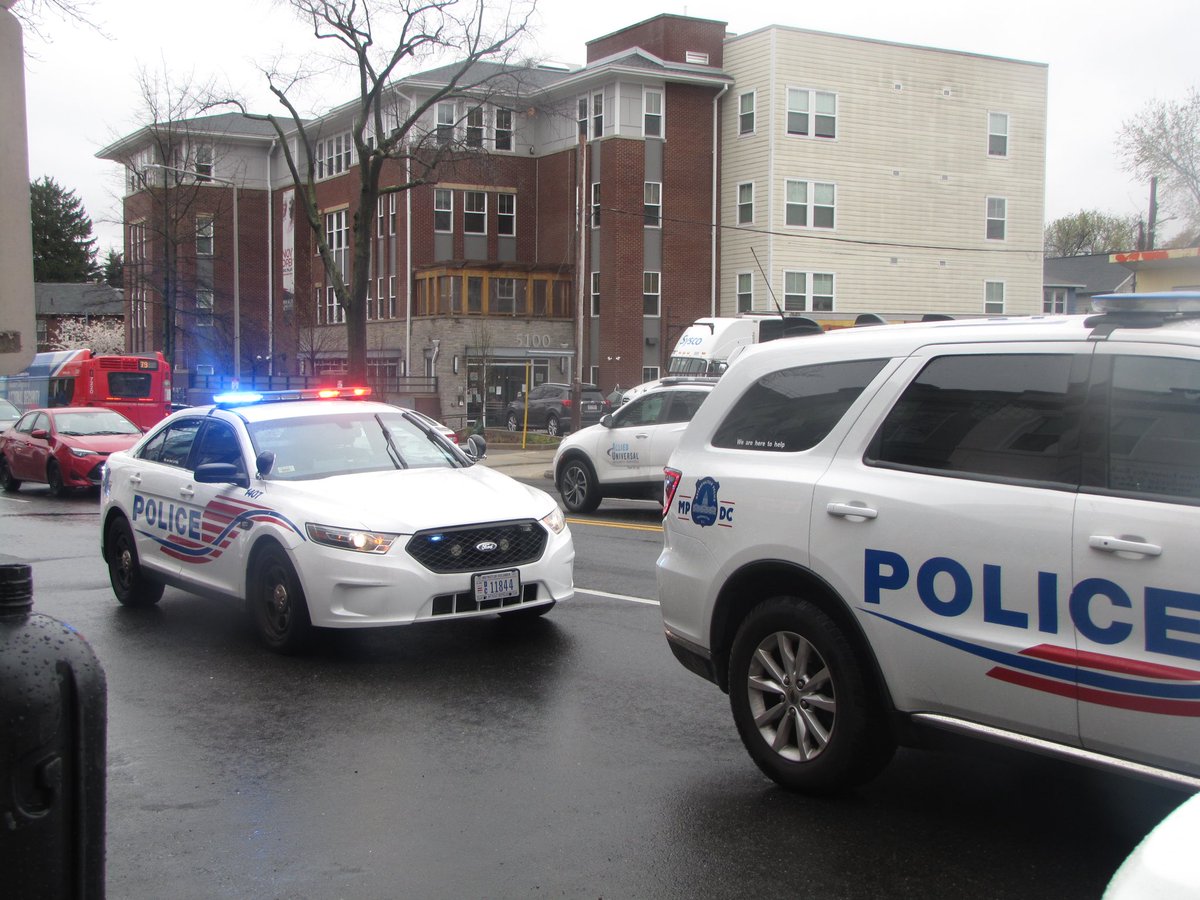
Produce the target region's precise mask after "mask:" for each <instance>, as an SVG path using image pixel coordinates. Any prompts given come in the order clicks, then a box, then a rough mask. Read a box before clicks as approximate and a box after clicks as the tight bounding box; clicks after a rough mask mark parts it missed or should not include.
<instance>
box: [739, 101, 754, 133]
mask: <svg viewBox="0 0 1200 900" xmlns="http://www.w3.org/2000/svg"><path fill="white" fill-rule="evenodd" d="M738 134H754V91H750V92H748V93H745V94H742V95H741V96H740V97H738Z"/></svg>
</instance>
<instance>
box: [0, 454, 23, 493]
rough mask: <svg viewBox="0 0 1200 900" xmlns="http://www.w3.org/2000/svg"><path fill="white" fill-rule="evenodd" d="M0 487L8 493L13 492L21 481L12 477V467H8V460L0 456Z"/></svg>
mask: <svg viewBox="0 0 1200 900" xmlns="http://www.w3.org/2000/svg"><path fill="white" fill-rule="evenodd" d="M0 487H3V488H4V490H5V491H6V492H8V493H10V494H15V493H16V492H17V491H19V490H20V489H21V482H19V481H17V479H15V478H13V474H12V469H10V468H9V467H8V460H7V459H5V458H4V457H3V456H0Z"/></svg>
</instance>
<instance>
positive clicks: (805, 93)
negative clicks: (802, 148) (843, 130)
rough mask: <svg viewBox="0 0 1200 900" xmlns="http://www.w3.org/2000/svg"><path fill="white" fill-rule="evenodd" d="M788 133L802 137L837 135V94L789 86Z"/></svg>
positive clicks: (830, 136) (833, 136)
mask: <svg viewBox="0 0 1200 900" xmlns="http://www.w3.org/2000/svg"><path fill="white" fill-rule="evenodd" d="M787 102H788V108H787V133H788V134H793V135H799V136H801V137H819V138H835V137H837V94H834V93H830V92H829V91H810V90H806V89H804V88H788V92H787Z"/></svg>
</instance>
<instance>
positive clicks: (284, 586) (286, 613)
mask: <svg viewBox="0 0 1200 900" xmlns="http://www.w3.org/2000/svg"><path fill="white" fill-rule="evenodd" d="M249 605H250V615H251V617H252V618H253V620H254V627H255V629H256V630H257V631H258V635H259V637H260V638H261V639H262V641H263V643H264V644H266V645H267V646H268V647H270V648H271V649H272V650H274V651H276V652H278V653H299V652H301V651H303V650H306V649H308V647H309V646H310V645H311V643H312V640H313V627H312V620H311V619H310V618H309V615H308V602H307V601H306V600H305V599H304V589H303V588H302V587H301V586H300V579H299V578H298V577H297V576H296V570H295V569H293V568H292V564H291V562H290V561H289V560H288V558H287V554H286V553H284V551H283V550H282V549H281V548H279V547H275V546H272V547H267V548H266V549H265V550H263V551H262V553H260V554H259V555H258V557H257V559H256V560H255V562H254V574H253V576H252V577H251V579H250V591H249Z"/></svg>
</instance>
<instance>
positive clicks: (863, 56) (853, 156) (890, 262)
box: [717, 26, 1047, 322]
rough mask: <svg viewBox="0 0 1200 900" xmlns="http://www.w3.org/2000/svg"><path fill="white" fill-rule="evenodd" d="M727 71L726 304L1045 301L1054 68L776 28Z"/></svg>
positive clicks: (729, 45)
mask: <svg viewBox="0 0 1200 900" xmlns="http://www.w3.org/2000/svg"><path fill="white" fill-rule="evenodd" d="M725 70H726V72H727V73H729V74H730V75H732V76H733V78H734V85H733V86H732V87H731V88H730V89H729V91H728V92H727V93H726V94H725V96H724V97H723V98H722V100H721V103H722V117H721V120H722V125H721V127H722V135H721V138H722V139H721V152H722V161H721V175H722V184H721V222H722V223H723V226H724V227H723V231H722V243H721V286H720V291H719V294H720V309H718V310H717V312H718V314H721V315H733V314H736V313H737V312H744V311H750V310H758V311H767V310H773V309H774V308H775V303H776V302H778V304H779V305H780V306H784V307H785V308H787V309H789V310H793V311H798V312H799V311H803V312H806V313H808V314H811V315H812V316H813V317H814V318H817V319H820V320H823V321H826V322H841V321H846V320H851V321H852V320H853V318H854V316H855V315H857V314H859V313H877V314H879V315H882V316H883V317H884V318H887V319H892V320H894V319H910V318H919V317H920V316H922V315H923V314H927V313H944V314H951V315H955V316H962V315H980V314H1002V313H1004V314H1027V313H1036V312H1040V311H1041V308H1042V227H1043V198H1044V194H1045V156H1046V74H1047V70H1046V66H1045V65H1043V64H1040V63H1028V62H1019V61H1014V60H1008V59H999V58H995V57H987V56H979V55H974V54H970V53H960V52H954V51H947V50H935V49H930V48H925V47H916V46H909V45H904V44H892V43H886V42H882V41H875V40H867V39H864V38H854V37H845V36H840V35H832V34H823V33H818V32H813V31H805V30H802V29H797V28H786V27H781V26H771V27H768V28H764V29H761V30H758V31H754V32H751V33H749V34H745V35H739V36H735V37H731V38H729V39H728V40H727V42H726V45H725Z"/></svg>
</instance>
